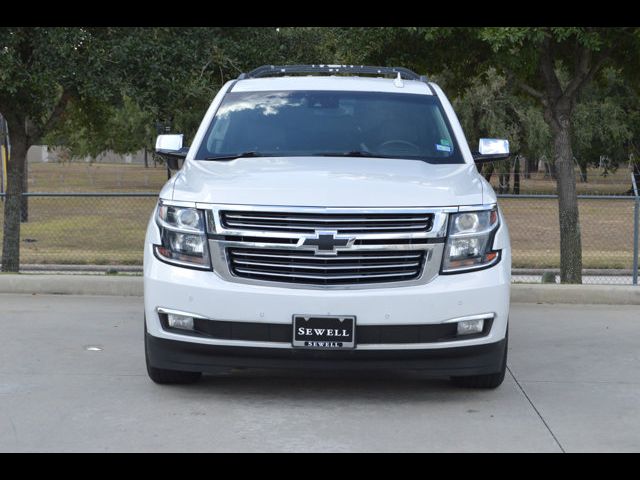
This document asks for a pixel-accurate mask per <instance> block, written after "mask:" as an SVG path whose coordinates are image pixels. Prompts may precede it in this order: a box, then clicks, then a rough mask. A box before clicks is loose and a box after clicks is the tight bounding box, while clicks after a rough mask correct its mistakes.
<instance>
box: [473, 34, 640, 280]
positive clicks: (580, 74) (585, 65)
mask: <svg viewBox="0 0 640 480" xmlns="http://www.w3.org/2000/svg"><path fill="white" fill-rule="evenodd" d="M479 38H480V39H481V40H482V41H484V42H486V43H487V44H489V45H490V46H491V48H492V50H493V52H494V53H495V55H494V57H493V59H492V61H493V62H495V64H496V65H498V66H499V67H501V68H502V69H503V70H504V71H505V72H506V73H507V74H508V76H509V78H510V80H511V81H513V82H514V83H515V85H517V86H518V87H519V88H520V89H521V90H522V91H523V92H525V93H527V94H528V95H530V96H531V97H533V98H535V99H536V100H537V101H538V102H539V103H540V105H541V106H542V108H543V112H544V119H545V122H546V123H547V125H549V128H550V131H551V135H552V145H553V158H554V166H555V172H556V179H557V190H558V203H559V223H560V278H561V281H562V282H563V283H581V282H582V242H581V235H580V219H579V214H578V200H577V194H576V178H575V170H574V162H573V144H572V130H573V128H572V126H573V121H574V113H575V110H576V105H577V104H578V102H579V98H580V95H581V93H582V92H583V90H584V89H585V87H587V86H588V85H589V84H590V82H591V81H592V80H593V79H594V77H596V75H597V74H598V73H600V71H601V70H602V68H603V67H604V66H605V65H607V64H609V65H617V66H618V67H620V68H622V69H626V70H627V71H628V72H629V71H630V70H631V69H637V68H638V65H637V63H638V62H637V61H636V62H631V63H630V62H629V59H630V58H634V59H637V58H638V54H639V52H640V29H637V28H591V27H547V28H533V27H508V28H495V27H491V28H482V29H480V30H479ZM630 73H631V72H630ZM633 73H637V72H633Z"/></svg>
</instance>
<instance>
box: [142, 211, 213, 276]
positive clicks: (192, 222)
mask: <svg viewBox="0 0 640 480" xmlns="http://www.w3.org/2000/svg"><path fill="white" fill-rule="evenodd" d="M157 211H158V213H157V215H156V223H157V224H158V228H159V229H160V239H161V245H154V246H153V250H154V253H155V255H156V257H158V258H159V259H160V260H162V261H163V262H166V263H171V264H172V265H179V266H183V267H191V268H198V269H202V270H211V261H210V260H209V247H208V245H207V234H206V232H205V229H204V215H203V212H202V211H201V210H197V209H195V208H184V207H174V206H170V205H162V204H160V205H159V206H158V210H157Z"/></svg>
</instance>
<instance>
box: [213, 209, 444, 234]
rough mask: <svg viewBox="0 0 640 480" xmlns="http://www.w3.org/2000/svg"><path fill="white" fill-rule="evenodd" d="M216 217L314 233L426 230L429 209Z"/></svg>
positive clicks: (235, 226) (238, 226)
mask: <svg viewBox="0 0 640 480" xmlns="http://www.w3.org/2000/svg"><path fill="white" fill-rule="evenodd" d="M220 220H221V223H222V226H223V227H224V228H227V229H230V230H260V231H272V232H295V233H314V232H315V231H316V230H330V231H337V232H338V233H339V234H340V233H342V234H356V233H384V234H389V233H391V234H393V233H414V232H428V231H430V230H431V227H432V225H433V214H432V213H303V212H299V213H292V212H264V211H239V210H222V211H221V212H220Z"/></svg>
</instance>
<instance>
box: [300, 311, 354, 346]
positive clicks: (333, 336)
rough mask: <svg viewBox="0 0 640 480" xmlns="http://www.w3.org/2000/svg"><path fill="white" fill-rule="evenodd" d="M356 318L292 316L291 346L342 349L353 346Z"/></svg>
mask: <svg viewBox="0 0 640 480" xmlns="http://www.w3.org/2000/svg"><path fill="white" fill-rule="evenodd" d="M355 324H356V317H346V316H335V317H332V316H321V315H294V316H293V346H294V347H302V348H321V349H343V348H354V346H355Z"/></svg>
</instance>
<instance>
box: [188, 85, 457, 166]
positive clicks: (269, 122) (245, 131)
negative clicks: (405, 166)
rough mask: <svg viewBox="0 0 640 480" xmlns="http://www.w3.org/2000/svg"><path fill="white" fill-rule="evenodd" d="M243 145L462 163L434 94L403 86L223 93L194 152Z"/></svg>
mask: <svg viewBox="0 0 640 480" xmlns="http://www.w3.org/2000/svg"><path fill="white" fill-rule="evenodd" d="M244 152H256V153H259V154H261V155H277V156H315V155H331V154H348V153H350V152H361V153H366V154H368V155H371V156H380V157H389V158H407V159H424V160H428V161H432V162H440V163H463V160H462V156H461V155H460V152H459V150H458V148H457V144H456V142H455V138H454V136H453V135H452V134H451V130H450V127H449V124H448V122H447V120H446V117H445V115H444V114H443V111H442V107H441V105H440V104H439V102H438V100H437V98H436V97H433V96H429V95H413V94H404V93H380V92H352V91H349V92H344V91H277V92H276V91H270V92H235V93H233V92H232V93H229V94H227V95H226V96H225V98H224V100H223V102H222V103H221V105H220V107H219V108H218V111H217V112H216V115H215V117H214V119H213V121H212V122H211V125H210V126H209V129H208V131H207V134H206V136H205V140H204V141H203V142H202V145H201V147H200V149H199V151H198V155H197V158H199V159H205V158H210V157H216V156H227V155H234V154H242V153H244Z"/></svg>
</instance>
